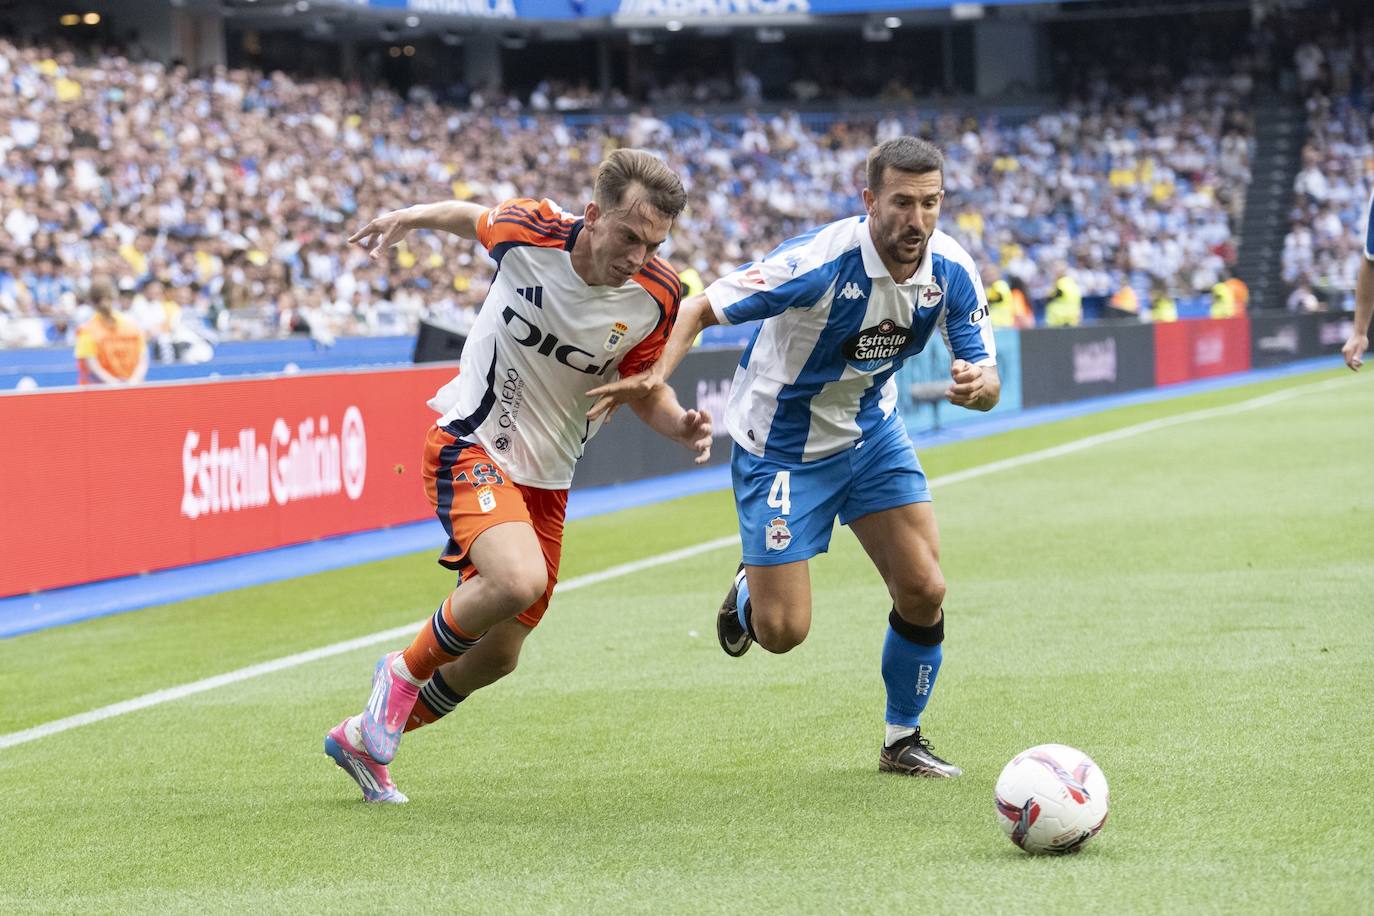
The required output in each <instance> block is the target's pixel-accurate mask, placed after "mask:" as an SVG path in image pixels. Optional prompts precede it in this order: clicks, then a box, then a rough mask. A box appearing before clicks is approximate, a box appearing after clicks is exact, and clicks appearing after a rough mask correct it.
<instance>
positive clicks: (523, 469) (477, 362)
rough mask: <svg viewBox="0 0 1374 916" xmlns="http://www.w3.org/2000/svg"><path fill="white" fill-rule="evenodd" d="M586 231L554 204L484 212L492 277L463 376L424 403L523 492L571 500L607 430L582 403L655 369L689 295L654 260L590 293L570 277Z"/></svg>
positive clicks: (517, 202) (481, 231)
mask: <svg viewBox="0 0 1374 916" xmlns="http://www.w3.org/2000/svg"><path fill="white" fill-rule="evenodd" d="M581 231H582V220H581V219H580V218H579V217H576V216H574V215H573V214H571V213H568V212H566V211H564V210H563V209H561V208H560V207H559V206H558V205H557V204H555V203H554V202H553V201H551V200H547V199H546V200H542V201H535V200H531V199H527V198H518V199H514V200H508V201H506V202H505V203H503V204H501V205H500V206H498V207H493V208H491V209H490V210H487V211H485V212H484V213H483V214H482V215H481V217H480V218H479V219H478V221H477V238H478V240H479V241H480V242H481V243H482V245H483V246H484V247H485V248H486V249H487V251H488V252H489V253H490V254H491V256H492V257H493V258H494V259H495V260H496V264H497V272H496V278H495V279H494V280H493V281H492V285H491V291H490V292H489V293H487V298H486V301H485V302H483V303H482V308H481V311H480V312H478V315H477V320H476V322H475V323H474V324H473V326H472V330H471V331H470V332H469V335H468V339H467V343H466V344H464V346H463V354H462V357H461V359H460V361H459V371H458V375H457V376H455V377H454V379H453V381H451V382H449V383H448V384H447V385H445V386H444V387H443V388H441V389H440V390H439V392H438V394H436V395H435V396H434V398H433V400H431V401H430V402H429V405H430V406H431V407H433V408H434V409H435V410H436V411H438V412H439V413H441V414H443V416H442V417H441V418H440V419H439V421H438V423H437V425H438V426H440V427H442V428H443V429H444V430H446V431H448V432H449V433H451V434H452V435H454V436H455V437H456V438H458V439H459V440H460V441H468V442H477V443H480V444H481V445H482V447H483V448H485V449H486V450H487V453H488V454H490V455H491V456H492V457H493V458H495V459H496V460H497V461H498V462H499V463H500V464H501V466H502V467H503V468H504V469H505V470H506V472H507V473H508V474H510V476H511V477H512V479H514V480H515V481H516V482H517V483H522V484H525V485H526V486H531V487H542V488H547V489H555V490H557V489H566V488H567V487H568V486H569V485H570V484H571V483H572V477H573V466H574V465H575V464H576V463H577V459H578V458H580V457H581V456H582V450H583V447H584V446H585V445H586V442H587V440H588V439H590V438H591V437H592V436H593V435H595V434H596V430H597V428H598V427H599V426H600V425H601V424H600V421H597V422H595V423H588V421H587V416H586V414H587V411H588V410H589V409H590V408H591V406H592V403H593V401H594V399H593V398H589V397H587V395H586V392H587V391H588V390H589V389H591V388H595V387H596V386H598V385H601V384H603V383H605V382H609V381H612V380H614V379H615V378H616V377H617V376H618V375H620V376H629V375H634V374H636V373H639V372H642V371H644V370H645V369H647V368H648V367H649V366H651V365H653V364H654V363H655V362H656V361H657V360H658V358H659V356H660V354H662V352H663V347H664V345H665V344H666V343H667V341H668V335H669V333H670V332H671V331H672V328H673V322H674V320H676V318H677V310H678V305H679V303H680V301H681V298H682V285H681V283H680V281H679V280H678V276H677V272H676V271H674V270H673V268H672V267H670V266H669V265H668V263H667V262H666V261H664V260H662V259H661V258H654V259H653V260H651V261H650V262H649V263H648V264H647V265H645V267H644V269H643V270H641V271H640V272H639V273H637V274H635V275H634V276H633V277H631V278H630V279H629V280H627V281H626V282H625V284H624V285H623V286H619V287H609V286H588V285H587V284H586V283H584V282H583V281H582V278H581V277H579V276H578V275H577V273H576V272H575V271H574V270H573V267H572V248H573V243H574V242H576V241H577V236H578V233H579V232H581Z"/></svg>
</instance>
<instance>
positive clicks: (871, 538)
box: [850, 502, 962, 777]
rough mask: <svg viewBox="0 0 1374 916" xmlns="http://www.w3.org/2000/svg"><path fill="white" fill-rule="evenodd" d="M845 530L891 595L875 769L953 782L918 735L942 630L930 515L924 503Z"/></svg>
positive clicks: (952, 772) (941, 588)
mask: <svg viewBox="0 0 1374 916" xmlns="http://www.w3.org/2000/svg"><path fill="white" fill-rule="evenodd" d="M850 528H851V529H852V530H853V531H854V534H855V535H856V536H857V537H858V539H859V543H860V544H862V545H863V548H864V550H865V551H866V552H867V553H868V555H869V557H870V558H871V559H872V560H873V564H874V566H876V567H877V568H878V572H879V574H880V575H881V576H882V577H883V581H884V583H886V585H887V590H888V593H889V594H890V595H891V597H892V610H891V612H890V613H889V615H888V628H887V638H886V639H885V640H884V642H883V663H882V671H883V683H884V685H885V686H886V688H887V712H886V721H887V734H886V737H885V740H884V742H883V750H882V753H881V754H880V755H879V761H878V767H879V769H880V770H882V771H884V772H894V773H903V774H906V775H911V776H934V777H949V776H958V775H960V773H961V772H962V771H961V770H960V769H959V768H958V767H956V766H953V765H952V764H950V763H948V762H947V761H945V760H942V759H940V758H939V757H937V756H936V755H935V754H934V752H933V751H932V750H931V748H930V742H929V741H928V740H927V739H926V738H925V737H924V736H923V735H922V734H921V713H922V712H924V711H925V708H926V704H927V703H928V702H929V700H930V695H931V692H932V691H933V690H934V688H935V679H936V677H937V676H938V675H939V673H940V662H941V660H942V659H943V648H942V643H943V642H944V629H945V619H944V610H943V607H942V605H943V603H944V598H945V578H944V574H943V573H942V572H941V571H940V533H939V528H938V527H937V526H936V524H935V512H934V509H933V508H932V507H931V504H930V503H928V502H921V503H911V504H909V505H905V506H898V507H896V508H893V509H884V510H883V511H881V512H874V513H872V514H870V515H865V516H863V517H862V518H859V519H855V520H854V521H853V522H852V523H851V524H850Z"/></svg>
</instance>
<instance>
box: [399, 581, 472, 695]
mask: <svg viewBox="0 0 1374 916" xmlns="http://www.w3.org/2000/svg"><path fill="white" fill-rule="evenodd" d="M481 638H482V635H481V634H480V633H479V634H477V635H476V636H470V635H468V634H467V633H464V632H463V631H462V630H461V629H459V627H458V624H456V623H454V622H453V596H452V595H449V596H448V597H447V598H445V599H444V603H443V604H441V605H439V610H437V611H435V612H434V616H433V617H431V618H430V619H429V623H427V624H425V625H424V626H423V627H421V628H420V632H419V633H417V634H415V641H414V642H412V643H411V644H410V647H409V648H407V649H406V650H405V652H404V653H403V655H404V656H405V661H406V668H408V669H409V670H410V673H411V675H413V676H414V678H415V679H416V680H417V681H419V682H421V683H424V682H425V681H427V680H429V679H430V677H432V676H433V675H434V672H435V670H436V669H437V668H438V667H439V666H440V665H446V664H448V663H449V662H451V661H453V660H454V659H455V658H458V657H459V656H460V655H462V654H463V653H464V652H466V651H467V650H469V649H471V648H472V647H473V646H474V645H476V644H477V640H479V639H481Z"/></svg>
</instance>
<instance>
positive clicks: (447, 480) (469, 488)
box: [325, 150, 711, 802]
mask: <svg viewBox="0 0 1374 916" xmlns="http://www.w3.org/2000/svg"><path fill="white" fill-rule="evenodd" d="M593 197H594V199H593V202H592V203H589V204H587V206H586V208H585V209H584V211H583V214H582V215H581V216H575V215H573V214H572V213H568V212H566V211H564V210H562V209H561V208H560V207H559V206H558V205H556V204H554V203H553V202H552V201H549V200H543V201H536V200H532V199H524V198H521V199H515V200H509V201H506V202H505V203H503V204H501V205H499V206H496V207H492V208H490V209H488V208H484V207H481V206H478V205H476V204H470V203H464V202H458V201H453V202H445V203H438V204H429V205H425V206H419V207H411V208H409V209H406V210H398V211H395V212H393V213H388V214H386V215H385V216H382V217H379V218H378V219H375V220H373V221H372V222H370V223H368V224H367V225H366V226H364V227H363V228H362V229H361V230H360V231H359V232H357V233H356V234H355V235H354V236H353V237H352V238H351V239H350V241H357V242H361V243H362V244H364V245H367V246H371V247H372V254H373V256H374V257H380V256H381V255H382V253H383V252H384V251H385V250H386V249H387V248H388V247H389V246H391V245H393V244H395V243H397V242H399V241H400V240H401V239H402V238H403V237H404V236H405V234H406V233H407V232H408V231H410V230H411V229H434V230H441V231H447V232H452V233H454V234H456V235H459V236H462V237H464V238H469V239H476V240H477V241H479V242H481V244H482V246H483V247H484V248H486V250H487V251H488V253H490V255H491V257H492V258H494V259H495V260H496V262H497V265H498V270H497V274H496V278H495V279H494V280H493V281H492V286H491V290H490V292H489V293H488V294H487V298H486V301H485V302H484V303H483V304H482V308H481V311H480V312H479V313H478V316H477V320H476V322H475V323H474V325H473V327H472V331H471V333H470V334H469V336H468V339H467V342H466V343H465V344H464V347H463V352H462V357H461V360H460V364H459V372H458V375H457V376H456V377H455V378H454V379H453V381H451V382H450V383H449V384H447V385H445V386H444V387H443V388H442V389H440V391H439V392H438V394H436V395H435V397H434V399H433V400H432V401H430V406H431V407H433V408H434V409H435V410H436V411H438V412H439V413H441V414H442V416H441V417H440V419H439V420H438V421H437V422H436V424H435V425H434V427H433V428H431V429H430V431H429V436H428V441H427V442H426V445H425V458H424V481H425V492H426V493H427V494H428V496H429V499H430V502H431V504H433V506H434V508H435V512H436V514H437V515H438V517H439V521H440V522H441V523H442V524H443V526H444V531H445V533H446V535H447V543H446V544H445V546H444V549H443V551H442V553H441V555H440V558H439V562H440V563H442V564H443V565H444V566H446V567H448V568H450V569H453V570H456V571H457V572H458V573H459V574H460V577H461V579H460V585H461V587H460V588H457V589H455V590H454V591H453V592H452V593H451V594H449V595H448V596H447V597H445V599H444V601H443V603H442V604H441V605H440V606H439V609H438V610H437V611H436V612H435V613H434V615H433V617H432V618H431V619H430V621H429V622H428V623H426V624H425V625H424V626H423V627H422V628H421V630H420V632H419V633H418V634H417V635H416V637H415V639H414V641H413V642H412V643H411V645H410V646H409V647H408V648H406V649H405V650H404V651H402V652H392V653H390V654H388V655H386V656H385V657H383V658H382V659H381V661H379V662H378V663H377V667H376V670H375V672H374V675H373V690H372V695H371V698H370V699H369V701H368V704H367V708H366V709H365V710H364V712H362V713H361V714H359V715H356V716H352V717H349V718H347V719H345V720H344V721H343V722H341V723H340V724H339V725H338V726H336V727H335V728H334V729H333V730H332V731H331V732H330V733H329V735H328V737H327V738H326V739H325V751H326V753H328V754H329V755H330V756H331V757H332V758H333V759H334V761H335V762H336V763H338V765H339V766H341V767H343V768H344V770H345V771H346V772H348V774H349V775H350V776H352V777H353V778H354V780H355V781H356V782H357V783H358V784H359V786H360V787H361V788H362V790H363V795H364V797H365V798H366V799H367V800H368V801H383V802H403V801H405V800H406V798H405V796H404V795H402V794H401V793H400V792H399V791H398V790H397V789H396V787H395V784H394V783H393V782H392V781H391V777H390V774H389V772H388V770H387V766H386V765H387V764H388V763H390V762H391V760H392V758H393V757H394V756H395V754H396V748H397V745H398V743H399V741H400V737H401V734H402V732H403V731H407V730H411V729H414V728H417V727H419V726H421V725H424V724H426V723H429V722H433V721H434V720H435V719H437V718H439V717H440V716H442V715H444V714H446V713H448V712H450V711H451V710H452V709H453V707H454V706H455V705H456V704H457V703H458V702H460V701H461V700H463V699H464V698H466V697H467V696H468V695H469V694H471V693H472V692H473V691H474V690H477V689H479V688H481V687H485V686H487V685H489V684H491V683H493V682H495V681H497V680H499V679H500V678H501V677H503V676H505V675H506V674H509V673H510V672H511V671H512V670H514V668H515V665H516V661H517V659H518V658H519V655H520V649H521V646H522V645H523V644H524V641H525V638H526V637H528V636H529V634H530V632H531V631H532V629H533V628H534V627H535V626H536V625H537V624H538V623H539V621H540V619H541V618H542V617H543V615H544V612H545V610H547V608H548V604H549V598H550V597H551V596H552V594H553V589H554V585H555V583H556V582H557V580H558V563H559V556H560V554H561V551H562V539H563V518H564V510H565V507H566V505H567V497H568V487H569V486H570V485H571V483H572V476H573V467H574V465H575V464H576V462H577V459H578V458H579V457H581V455H582V450H583V447H584V446H585V444H586V441H587V440H588V439H590V438H591V437H592V436H593V435H595V433H596V431H597V428H598V427H599V426H600V423H601V421H600V420H597V421H594V422H593V421H588V419H587V413H588V411H589V410H590V409H591V408H592V406H593V404H594V403H595V401H596V399H595V398H592V397H589V396H588V395H587V393H586V392H587V391H588V390H589V389H592V388H595V387H597V386H598V385H601V384H603V383H605V382H607V381H610V380H613V379H614V378H616V377H617V376H618V375H620V376H626V375H635V374H638V373H641V372H644V371H645V370H647V369H648V368H649V367H650V366H652V365H653V363H654V362H655V361H656V360H657V359H658V357H659V354H660V353H662V351H663V347H664V344H665V343H666V342H667V339H668V336H669V333H670V332H671V330H672V327H673V321H674V319H675V318H676V315H677V309H678V305H679V303H680V301H681V295H682V287H681V284H680V283H679V281H678V277H677V273H676V272H675V271H674V270H673V268H672V267H670V266H669V265H668V263H667V262H666V261H664V260H663V259H661V258H658V257H656V256H655V252H656V251H657V250H658V247H659V246H660V245H661V244H662V243H663V242H664V241H665V240H666V238H667V235H668V231H669V229H670V228H671V227H672V224H673V220H674V219H675V218H676V217H677V215H678V214H679V213H680V212H681V211H682V208H683V206H684V205H685V203H686V193H685V191H684V190H683V187H682V182H681V181H680V180H679V179H678V177H677V175H675V174H674V173H673V172H672V171H671V170H670V169H669V168H668V167H667V166H665V165H664V164H663V163H662V162H661V161H660V160H659V159H657V158H656V157H654V156H653V155H651V154H649V153H646V152H643V151H639V150H617V151H615V152H613V153H611V155H610V156H608V157H607V159H606V161H604V162H603V163H601V165H600V167H599V168H598V169H597V176H596V185H595V192H594V195H593ZM632 407H633V409H634V410H635V412H636V413H637V414H638V415H639V417H640V419H641V420H643V421H644V422H645V423H646V424H648V425H649V426H650V427H651V428H652V429H654V430H655V431H657V432H659V433H661V434H663V435H665V436H667V437H669V438H672V439H674V440H676V441H678V442H681V443H682V444H683V445H685V446H687V447H688V448H691V449H695V450H696V451H697V452H698V453H699V454H698V459H697V460H698V461H699V462H704V461H706V459H707V458H709V456H710V446H711V423H710V418H709V416H707V415H706V414H705V412H700V411H696V410H684V409H683V408H682V406H681V405H680V404H679V403H678V401H677V397H676V396H675V395H674V394H673V392H672V390H671V389H666V388H665V389H664V390H663V391H661V392H658V393H657V396H655V397H652V398H646V399H645V400H644V401H643V402H642V403H641V402H635V403H634V404H633V405H632Z"/></svg>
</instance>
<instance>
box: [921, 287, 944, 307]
mask: <svg viewBox="0 0 1374 916" xmlns="http://www.w3.org/2000/svg"><path fill="white" fill-rule="evenodd" d="M944 297H945V294H944V292H943V291H942V290H941V289H940V287H938V286H934V285H932V286H926V287H922V288H921V292H920V293H919V294H918V295H917V296H916V298H917V299H918V300H919V301H920V307H921V308H923V309H928V308H930V307H931V306H935V305H939V304H940V300H941V299H943V298H944Z"/></svg>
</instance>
